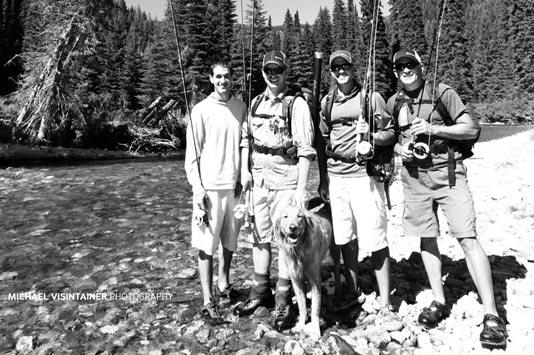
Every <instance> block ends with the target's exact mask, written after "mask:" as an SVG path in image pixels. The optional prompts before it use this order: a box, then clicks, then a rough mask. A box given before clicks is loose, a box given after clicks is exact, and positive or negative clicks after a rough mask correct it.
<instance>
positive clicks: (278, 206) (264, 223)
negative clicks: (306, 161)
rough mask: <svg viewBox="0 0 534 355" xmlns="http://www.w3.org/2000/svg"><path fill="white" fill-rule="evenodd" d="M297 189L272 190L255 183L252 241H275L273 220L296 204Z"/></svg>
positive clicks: (255, 242) (259, 242)
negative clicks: (286, 208)
mask: <svg viewBox="0 0 534 355" xmlns="http://www.w3.org/2000/svg"><path fill="white" fill-rule="evenodd" d="M294 194H295V190H293V189H286V190H272V189H267V188H265V187H263V186H258V185H254V188H253V190H252V195H253V198H254V215H255V217H254V218H255V224H254V233H252V238H251V239H252V240H250V242H251V243H254V244H261V243H270V242H272V241H273V221H275V220H276V218H277V216H278V214H280V212H281V211H283V210H284V209H285V207H286V206H288V205H291V204H295V199H294Z"/></svg>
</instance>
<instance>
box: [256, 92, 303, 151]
mask: <svg viewBox="0 0 534 355" xmlns="http://www.w3.org/2000/svg"><path fill="white" fill-rule="evenodd" d="M297 97H301V98H302V99H303V100H304V101H306V98H305V97H304V95H303V94H302V93H301V92H297V93H295V94H293V95H292V94H289V93H288V94H287V95H284V97H283V98H282V119H283V120H284V121H285V122H286V125H287V134H288V136H289V138H290V139H292V137H293V134H292V129H291V128H292V113H293V104H294V103H295V99H296V98H297ZM265 98H266V96H265V95H264V94H261V95H258V96H256V97H255V98H254V100H253V102H252V105H251V109H250V115H251V117H256V118H261V119H267V120H270V119H271V118H274V117H277V116H279V115H273V114H264V113H260V114H258V113H256V111H257V109H258V106H259V105H260V103H261V102H262V101H263V100H264V99H265ZM249 141H250V142H251V143H252V144H251V148H252V149H253V150H254V151H256V152H258V153H262V154H270V155H282V156H287V157H289V158H291V159H296V158H297V157H298V152H297V147H295V146H294V145H293V144H291V145H290V146H289V147H266V146H262V145H259V144H256V143H254V137H253V136H252V134H249Z"/></svg>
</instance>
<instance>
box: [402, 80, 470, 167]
mask: <svg viewBox="0 0 534 355" xmlns="http://www.w3.org/2000/svg"><path fill="white" fill-rule="evenodd" d="M448 90H451V87H449V86H445V85H444V86H443V90H441V89H440V85H439V84H438V85H434V84H433V83H432V82H427V83H426V87H425V92H428V93H429V97H430V98H426V99H425V98H423V99H421V100H417V99H413V98H410V97H409V96H408V95H406V93H405V92H404V91H403V90H400V91H399V92H398V93H397V97H396V98H395V104H394V107H393V118H394V120H395V129H396V130H397V132H399V131H401V130H405V129H408V128H409V127H410V125H411V122H410V123H409V124H408V125H405V126H403V127H399V126H398V123H399V122H398V118H399V113H400V110H401V108H402V106H403V105H404V104H407V106H408V109H409V110H410V113H411V114H413V113H414V108H413V106H414V105H432V104H433V105H434V106H433V107H432V111H430V114H429V116H430V115H432V113H433V112H434V111H436V112H437V113H438V114H439V116H440V117H441V119H442V120H443V123H444V124H445V125H446V126H452V125H453V124H455V123H454V121H453V119H452V117H451V115H450V114H449V111H448V110H447V107H446V106H445V104H444V103H443V97H444V96H443V95H444V94H445V93H446V92H447V91H448ZM432 97H434V98H435V99H434V101H432V99H431V98H432ZM469 106H470V105H467V109H468V112H469V114H470V115H472V114H473V113H472V110H471V109H470V107H469ZM479 137H480V130H479V132H478V134H477V136H476V137H475V138H472V139H463V140H455V139H447V138H443V139H439V140H436V141H435V143H434V144H435V147H433V148H431V150H432V151H433V152H436V153H444V152H445V151H446V150H447V148H452V149H454V150H456V151H458V152H459V153H460V154H461V155H462V159H467V158H470V157H472V156H473V147H474V145H475V143H476V142H477V141H478V139H479Z"/></svg>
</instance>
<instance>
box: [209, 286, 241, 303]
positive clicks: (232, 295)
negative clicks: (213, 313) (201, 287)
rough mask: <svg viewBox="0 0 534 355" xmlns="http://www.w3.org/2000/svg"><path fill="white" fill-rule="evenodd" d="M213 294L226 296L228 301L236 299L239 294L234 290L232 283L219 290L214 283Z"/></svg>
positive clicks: (221, 296)
mask: <svg viewBox="0 0 534 355" xmlns="http://www.w3.org/2000/svg"><path fill="white" fill-rule="evenodd" d="M214 291H215V296H216V297H217V298H226V299H228V300H230V301H233V300H236V299H238V298H239V296H240V294H239V292H237V291H236V290H234V288H233V286H232V285H229V286H226V288H225V289H224V290H223V291H221V290H220V289H219V285H215V289H214Z"/></svg>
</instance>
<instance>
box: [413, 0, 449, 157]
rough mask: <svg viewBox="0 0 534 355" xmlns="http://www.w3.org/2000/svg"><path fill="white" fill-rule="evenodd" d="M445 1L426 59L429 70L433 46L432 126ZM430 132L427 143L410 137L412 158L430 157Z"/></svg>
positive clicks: (442, 2) (418, 111)
mask: <svg viewBox="0 0 534 355" xmlns="http://www.w3.org/2000/svg"><path fill="white" fill-rule="evenodd" d="M446 4H447V0H442V1H441V6H440V13H439V18H438V19H439V21H438V26H437V27H436V29H435V31H434V36H433V38H432V45H431V46H430V52H429V55H428V59H427V66H426V68H430V64H431V63H432V54H433V52H434V44H435V48H436V59H435V64H434V73H433V74H434V78H433V80H432V100H431V102H432V110H431V111H430V114H429V115H428V122H429V124H432V113H433V112H434V109H435V107H434V100H435V93H436V81H437V74H438V60H439V39H440V38H441V28H442V25H443V17H445V9H446ZM425 88H426V83H425V85H423V88H422V89H421V101H422V100H423V95H424V93H425ZM421 106H422V102H419V107H418V108H417V115H416V117H419V113H420V112H421ZM430 138H431V135H430V132H429V134H428V143H425V142H417V143H416V142H415V139H416V136H412V141H411V143H410V146H409V147H410V148H411V149H412V150H413V153H414V156H415V157H416V158H417V159H420V160H424V159H426V158H427V157H428V156H429V155H430Z"/></svg>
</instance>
